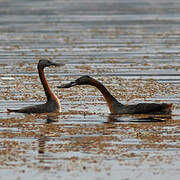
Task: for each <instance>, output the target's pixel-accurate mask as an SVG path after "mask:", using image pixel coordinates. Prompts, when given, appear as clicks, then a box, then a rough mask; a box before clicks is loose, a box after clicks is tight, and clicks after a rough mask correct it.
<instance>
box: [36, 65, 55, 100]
mask: <svg viewBox="0 0 180 180" xmlns="http://www.w3.org/2000/svg"><path fill="white" fill-rule="evenodd" d="M38 73H39V78H40V80H41V83H42V85H43V88H44V91H45V94H46V97H47V101H49V100H52V99H55V98H56V96H55V94H54V93H53V92H52V90H51V89H50V87H49V85H48V82H47V80H46V78H45V75H44V67H41V66H39V65H38Z"/></svg>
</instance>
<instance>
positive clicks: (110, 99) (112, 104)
mask: <svg viewBox="0 0 180 180" xmlns="http://www.w3.org/2000/svg"><path fill="white" fill-rule="evenodd" d="M90 85H92V86H95V87H96V88H98V90H99V91H100V92H101V93H102V95H103V96H104V98H105V100H106V102H107V105H108V107H109V110H110V111H111V113H114V112H115V111H116V108H117V106H121V105H122V104H121V103H120V102H118V101H117V100H116V98H115V97H114V96H113V95H112V94H111V93H110V92H109V91H108V90H107V89H106V87H105V86H104V85H103V84H101V83H100V82H99V81H96V80H95V79H92V80H91V81H90Z"/></svg>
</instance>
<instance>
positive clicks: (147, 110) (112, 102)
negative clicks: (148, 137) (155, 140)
mask: <svg viewBox="0 0 180 180" xmlns="http://www.w3.org/2000/svg"><path fill="white" fill-rule="evenodd" d="M61 65H63V64H56V63H52V62H51V61H48V60H40V61H39V63H38V72H39V77H40V80H41V83H42V85H43V88H44V91H45V94H46V97H47V102H46V103H45V104H40V105H35V106H28V107H25V108H22V109H18V110H12V109H8V111H9V112H17V113H28V114H30V113H50V112H60V102H59V100H58V98H57V96H56V95H55V94H54V93H53V91H52V90H51V89H50V87H49V85H48V83H47V80H46V78H45V75H44V71H43V70H44V68H45V67H48V66H61ZM76 85H91V86H95V87H96V88H98V90H99V91H100V92H101V93H102V95H103V96H104V98H105V100H106V102H107V105H108V107H109V110H110V112H111V114H170V113H171V109H172V104H166V103H162V104H157V103H139V104H135V105H123V104H121V103H120V102H118V101H117V100H116V99H115V98H114V97H113V96H112V95H111V93H110V92H109V91H108V90H107V89H106V87H105V86H104V85H103V84H102V83H100V82H99V81H97V80H95V79H93V78H92V77H90V76H82V77H80V78H78V79H77V80H75V81H72V82H70V83H67V84H64V85H61V86H57V87H58V88H70V87H73V86H76Z"/></svg>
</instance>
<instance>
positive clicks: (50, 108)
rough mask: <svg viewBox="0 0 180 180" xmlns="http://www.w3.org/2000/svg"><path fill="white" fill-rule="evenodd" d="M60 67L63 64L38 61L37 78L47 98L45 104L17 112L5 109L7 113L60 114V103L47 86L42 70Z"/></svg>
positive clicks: (43, 60)
mask: <svg viewBox="0 0 180 180" xmlns="http://www.w3.org/2000/svg"><path fill="white" fill-rule="evenodd" d="M62 65H64V64H57V63H52V62H51V61H49V60H45V59H42V60H39V63H38V66H37V68H38V73H39V78H40V80H41V83H42V85H43V88H44V91H45V94H46V97H47V101H46V103H44V104H38V105H34V106H28V107H24V108H21V109H17V110H16V109H7V110H8V112H16V113H27V114H30V113H51V112H60V108H61V105H60V101H59V99H58V98H57V96H56V95H55V94H54V93H53V91H52V90H51V89H50V87H49V85H48V82H47V80H46V78H45V75H44V68H45V67H48V66H62Z"/></svg>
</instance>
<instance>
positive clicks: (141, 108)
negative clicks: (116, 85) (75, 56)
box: [57, 76, 172, 114]
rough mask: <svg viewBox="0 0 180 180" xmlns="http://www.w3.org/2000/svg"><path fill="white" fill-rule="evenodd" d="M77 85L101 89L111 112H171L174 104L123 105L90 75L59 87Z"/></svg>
mask: <svg viewBox="0 0 180 180" xmlns="http://www.w3.org/2000/svg"><path fill="white" fill-rule="evenodd" d="M76 85H91V86H95V87H96V88H98V89H99V91H100V92H101V93H102V94H103V96H104V98H105V100H106V102H107V105H108V107H109V110H110V112H111V114H170V113H171V109H172V104H166V103H162V104H157V103H139V104H135V105H123V104H121V103H120V102H118V101H117V100H116V99H115V98H114V97H113V96H112V95H111V93H110V92H109V91H108V90H107V89H106V88H105V87H104V85H103V84H102V83H100V82H99V81H97V80H95V79H93V78H92V77H90V76H82V77H80V78H78V79H77V80H75V81H72V82H70V83H68V84H64V85H61V86H57V88H70V87H72V86H76Z"/></svg>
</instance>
